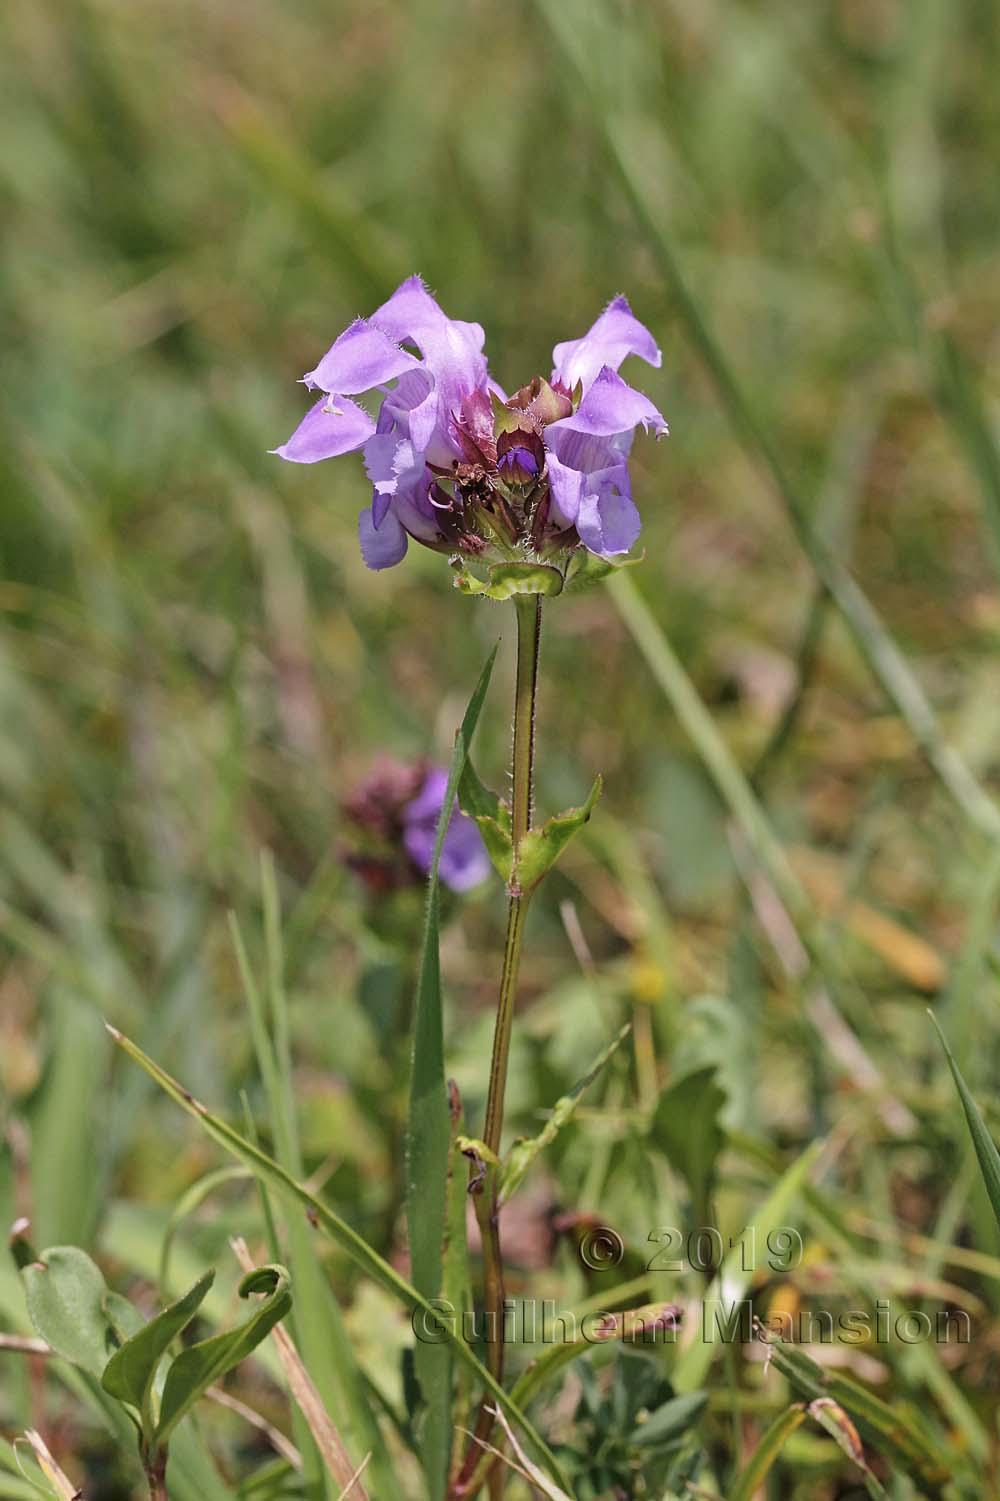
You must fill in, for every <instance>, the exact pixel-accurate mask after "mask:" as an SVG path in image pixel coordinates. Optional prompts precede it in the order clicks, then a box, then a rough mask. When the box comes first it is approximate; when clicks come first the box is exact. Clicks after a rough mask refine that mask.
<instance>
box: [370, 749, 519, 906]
mask: <svg viewBox="0 0 1000 1501" xmlns="http://www.w3.org/2000/svg"><path fill="white" fill-rule="evenodd" d="M447 785H448V774H447V772H446V771H443V770H442V769H441V768H440V767H437V766H428V765H427V763H426V762H425V761H418V762H409V763H406V762H400V761H396V760H393V759H392V758H391V757H388V756H381V757H379V758H378V760H377V761H376V762H375V765H374V766H373V767H372V769H371V771H370V772H369V774H368V775H367V776H366V777H365V778H364V780H363V781H362V782H361V783H360V784H359V785H358V786H356V787H355V788H354V789H353V790H352V791H351V792H350V793H349V794H348V796H347V797H346V798H345V799H344V802H343V804H342V812H343V814H344V817H345V819H346V820H347V822H348V823H349V824H350V825H351V826H352V827H353V830H354V836H355V837H354V838H353V840H352V843H351V847H350V849H348V850H347V851H346V852H345V859H346V862H347V864H348V865H350V867H351V868H352V870H355V871H356V872H357V873H358V875H360V876H361V878H362V880H363V881H364V882H365V884H366V885H367V886H368V887H369V888H370V889H371V891H372V892H374V893H376V894H381V893H384V892H388V891H394V890H398V889H399V888H401V887H406V886H413V885H415V884H416V883H417V882H418V881H420V880H422V879H423V878H424V877H425V876H426V875H428V874H429V872H430V868H431V860H432V858H433V855H434V838H435V834H436V831H437V821H438V818H439V817H440V814H441V806H442V804H443V802H444V794H445V788H446V787H447ZM489 870H490V862H489V858H488V856H487V854H486V851H485V849H484V848H483V844H482V840H481V839H480V837H479V830H478V829H477V828H476V825H475V823H474V822H473V821H472V819H471V818H467V817H466V816H465V814H464V813H462V812H460V811H459V809H458V807H457V805H456V807H455V809H454V811H453V813H452V816H451V821H450V822H449V824H448V830H447V833H446V834H445V837H444V843H443V844H442V847H441V863H440V867H439V872H440V876H441V880H442V881H443V882H444V884H445V885H446V886H450V887H451V889H452V890H453V891H468V890H469V888H470V887H472V886H478V885H479V883H480V882H481V881H482V880H484V879H485V877H486V876H487V875H488V874H489Z"/></svg>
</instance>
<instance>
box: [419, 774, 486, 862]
mask: <svg viewBox="0 0 1000 1501" xmlns="http://www.w3.org/2000/svg"><path fill="white" fill-rule="evenodd" d="M447 785H448V773H447V772H446V771H444V770H442V768H441V767H439V766H432V767H431V769H430V771H428V773H427V776H426V778H425V780H424V785H423V786H422V787H421V789H420V791H419V792H418V793H417V796H416V797H415V798H414V799H413V801H412V802H411V803H409V804H408V805H407V807H406V810H405V811H404V813H403V824H404V833H403V843H404V844H405V845H406V848H407V851H408V852H409V855H410V859H411V860H412V861H413V863H414V865H416V866H419V868H420V869H421V870H422V871H423V872H424V874H425V875H427V874H429V873H430V868H431V861H432V859H433V858H434V837H435V834H436V832H437V823H438V819H439V817H440V816H441V808H442V805H443V803H444V794H445V789H446V787H447ZM438 873H439V874H440V877H441V879H442V881H443V882H444V884H445V885H446V886H450V887H451V889H452V891H468V890H469V888H470V887H471V886H478V885H479V884H480V882H481V881H485V879H486V877H487V876H488V875H489V873H490V861H489V856H488V855H487V853H486V850H485V849H484V848H483V841H482V839H481V838H480V837H479V830H478V829H477V828H476V825H475V824H474V823H473V821H472V819H471V818H467V817H466V815H465V814H464V813H462V812H461V810H460V809H459V807H458V804H457V802H456V804H455V808H454V811H453V812H452V815H451V820H450V822H449V824H448V829H447V832H446V834H445V836H444V840H443V842H442V845H441V860H440V863H439V865H438Z"/></svg>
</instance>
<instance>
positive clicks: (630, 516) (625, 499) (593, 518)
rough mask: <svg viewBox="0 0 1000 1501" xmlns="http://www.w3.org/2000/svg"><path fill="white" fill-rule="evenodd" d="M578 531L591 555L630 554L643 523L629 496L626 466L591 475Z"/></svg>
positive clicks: (616, 466)
mask: <svg viewBox="0 0 1000 1501" xmlns="http://www.w3.org/2000/svg"><path fill="white" fill-rule="evenodd" d="M584 491H585V493H584V494H583V495H582V496H581V498H580V507H579V510H578V512H577V516H576V529H577V531H578V532H579V534H580V541H581V542H582V543H583V545H584V547H586V548H587V549H588V551H589V552H594V553H597V554H598V556H599V557H602V558H607V557H612V556H614V555H615V554H616V553H623V552H628V551H629V549H630V548H631V547H632V545H633V543H634V542H635V540H636V538H637V537H638V535H639V532H640V530H641V528H642V521H641V520H640V517H639V512H638V511H637V510H636V508H635V506H634V505H633V503H632V496H631V494H630V493H629V483H628V470H627V469H626V468H625V465H624V464H617V465H615V466H614V467H613V468H611V469H603V470H601V471H600V472H599V473H597V474H589V475H587V476H586V479H585V481H584Z"/></svg>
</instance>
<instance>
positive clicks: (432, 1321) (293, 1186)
mask: <svg viewBox="0 0 1000 1501" xmlns="http://www.w3.org/2000/svg"><path fill="white" fill-rule="evenodd" d="M105 1025H106V1026H107V1028H108V1032H109V1033H110V1035H111V1036H112V1037H113V1038H114V1040H115V1042H116V1043H117V1044H118V1046H119V1047H120V1048H121V1049H122V1051H123V1052H125V1053H127V1054H128V1056H129V1057H130V1058H131V1059H132V1060H133V1062H135V1063H138V1064H139V1066H140V1068H142V1069H144V1070H145V1071H146V1073H147V1074H148V1075H149V1077H150V1078H151V1079H153V1080H154V1081H155V1083H157V1084H158V1085H159V1086H160V1088H161V1089H162V1090H163V1091H164V1093H165V1094H168V1095H169V1096H170V1098H171V1099H172V1100H173V1101H174V1102H175V1103H176V1104H178V1105H180V1107H181V1109H183V1110H186V1111H187V1113H188V1114H189V1115H191V1116H193V1117H194V1119H195V1120H197V1121H198V1122H199V1124H200V1125H201V1127H202V1129H203V1130H204V1131H205V1132H206V1134H207V1135H208V1136H210V1137H211V1138H212V1140H213V1141H215V1142H217V1143H218V1144H219V1145H220V1146H221V1147H223V1148H224V1149H225V1150H226V1151H227V1152H229V1153H230V1154H231V1155H232V1156H233V1157H236V1158H237V1159H238V1160H239V1161H240V1162H243V1163H245V1164H246V1166H247V1167H249V1168H250V1169H251V1170H252V1172H253V1173H254V1175H255V1176H256V1177H258V1178H260V1179H261V1180H262V1181H263V1182H265V1183H269V1184H270V1185H271V1186H272V1187H273V1188H275V1189H276V1190H277V1191H278V1193H280V1194H281V1195H282V1196H283V1197H284V1198H285V1200H286V1201H291V1202H293V1203H295V1204H298V1205H300V1206H301V1208H303V1209H305V1210H306V1211H307V1212H308V1214H309V1216H310V1218H311V1219H313V1220H314V1221H315V1222H316V1224H318V1225H321V1226H322V1227H323V1229H324V1230H325V1231H326V1232H327V1234H328V1235H329V1236H331V1237H332V1239H333V1240H335V1241H336V1242H337V1243H338V1245H340V1246H341V1247H342V1248H343V1249H344V1251H346V1253H347V1255H348V1256H350V1258H351V1260H352V1261H353V1262H354V1263H355V1265H356V1266H358V1267H359V1268H360V1270H361V1271H362V1272H364V1273H365V1275H366V1276H368V1277H371V1279H372V1280H373V1281H374V1282H376V1283H378V1285H379V1286H380V1287H382V1288H384V1289H385V1291H386V1292H388V1293H389V1294H390V1296H392V1297H394V1298H397V1299H398V1300H399V1302H400V1303H402V1305H403V1307H404V1308H406V1309H408V1310H409V1311H410V1312H411V1313H416V1314H419V1315H420V1317H421V1320H422V1321H424V1323H425V1327H426V1329H427V1331H428V1332H431V1331H433V1333H434V1337H435V1338H437V1337H438V1336H440V1338H441V1340H442V1342H446V1343H447V1344H448V1345H450V1347H451V1349H452V1350H453V1351H454V1353H455V1356H456V1357H457V1359H459V1360H460V1361H461V1362H462V1363H463V1365H465V1366H466V1367H467V1368H468V1369H469V1370H470V1371H471V1372H472V1373H473V1375H474V1376H475V1377H476V1379H477V1380H478V1381H479V1382H481V1384H482V1385H483V1386H484V1387H486V1388H487V1390H488V1391H489V1392H490V1394H491V1396H493V1397H494V1398H495V1399H496V1401H497V1404H498V1405H499V1406H500V1407H501V1408H502V1409H503V1411H504V1412H505V1413H506V1414H507V1416H508V1417H509V1418H510V1419H511V1420H512V1421H513V1422H514V1423H516V1424H517V1425H518V1427H519V1428H520V1430H521V1432H522V1433H523V1434H524V1435H525V1437H526V1438H527V1439H528V1440H529V1442H530V1443H531V1445H532V1447H533V1448H534V1449H535V1450H536V1451H537V1453H538V1454H539V1455H540V1457H541V1458H542V1459H543V1460H544V1462H545V1463H546V1465H547V1466H548V1468H549V1471H550V1473H551V1474H552V1475H553V1477H554V1478H555V1479H556V1480H557V1481H558V1482H559V1484H560V1485H565V1484H566V1481H565V1479H564V1477H563V1475H562V1471H561V1469H560V1466H559V1463H558V1461H557V1460H556V1458H555V1456H554V1455H553V1454H552V1453H551V1451H550V1450H549V1448H548V1446H547V1445H546V1443H545V1441H544V1440H543V1439H542V1437H541V1435H540V1434H539V1433H538V1432H537V1431H536V1429H535V1427H534V1425H533V1424H532V1423H531V1422H530V1421H529V1419H528V1418H527V1417H526V1416H525V1414H524V1413H523V1412H522V1411H521V1410H520V1408H519V1407H518V1406H517V1405H516V1403H514V1402H513V1401H512V1400H511V1398H510V1397H509V1396H508V1395H507V1393H506V1392H505V1391H504V1389H503V1387H502V1386H501V1385H500V1384H499V1382H497V1381H495V1380H494V1378H493V1377H492V1376H491V1375H490V1373H489V1371H488V1370H487V1369H486V1367H485V1366H484V1365H483V1363H482V1361H480V1360H479V1359H477V1357H476V1356H475V1355H474V1354H473V1352H472V1350H470V1348H469V1346H468V1345H467V1344H466V1343H465V1341H464V1340H463V1339H462V1337H461V1335H460V1334H458V1333H456V1332H455V1331H454V1330H453V1329H451V1328H450V1327H449V1326H448V1323H447V1321H446V1320H445V1321H443V1320H442V1318H441V1315H440V1313H439V1311H438V1310H437V1309H435V1308H434V1307H433V1305H432V1304H431V1303H430V1302H429V1301H428V1300H427V1299H426V1298H425V1297H424V1296H423V1295H422V1294H421V1293H419V1292H418V1291H417V1289H416V1288H415V1287H414V1286H413V1284H412V1283H410V1282H407V1280H406V1278H405V1277H403V1276H401V1275H400V1274H399V1272H397V1271H396V1269H395V1268H394V1267H393V1266H391V1265H390V1264H389V1262H387V1261H386V1260H384V1258H383V1257H381V1256H380V1255H379V1254H378V1252H377V1251H374V1250H372V1248H371V1246H370V1245H369V1244H368V1242H367V1241H366V1240H364V1239H363V1238H362V1236H360V1235H359V1234H358V1232H357V1231H356V1230H354V1229H353V1228H352V1227H351V1226H350V1225H349V1224H348V1223H347V1221H346V1220H344V1219H342V1218H341V1217H340V1215H339V1214H337V1213H336V1212H335V1211H334V1210H333V1209H331V1208H330V1207H329V1205H328V1204H324V1203H323V1201H322V1199H318V1198H317V1197H316V1196H315V1194H312V1193H310V1192H309V1190H308V1188H306V1187H305V1186H304V1184H302V1183H299V1182H298V1181H297V1179H296V1178H294V1177H293V1176H292V1174H291V1173H289V1172H287V1171H286V1169H285V1168H283V1167H282V1166H281V1165H280V1163H277V1162H275V1160H274V1158H273V1157H269V1156H268V1155H267V1153H266V1152H263V1151H261V1150H260V1148H259V1147H255V1146H253V1145H252V1144H251V1143H250V1142H248V1141H247V1140H246V1139H245V1138H244V1137H242V1136H241V1135H240V1134H239V1132H238V1131H235V1130H234V1129H233V1127H232V1126H230V1125H229V1124H228V1123H227V1122H226V1121H224V1120H223V1119H222V1118H221V1117H220V1116H217V1115H213V1114H212V1112H211V1111H210V1110H209V1109H207V1107H206V1106H205V1105H203V1104H202V1103H201V1101H200V1100H196V1099H195V1097H194V1095H192V1094H191V1093H190V1092H189V1091H188V1090H186V1089H185V1088H184V1086H183V1085H182V1084H179V1083H178V1082H177V1080H176V1079H174V1078H172V1077H171V1075H170V1074H168V1073H167V1072H166V1071H165V1070H164V1069H162V1068H160V1066H159V1064H158V1063H154V1062H153V1060H152V1058H150V1057H148V1056H147V1054H145V1053H144V1052H143V1051H142V1049H141V1048H140V1047H138V1046H137V1045H136V1044H135V1043H134V1042H132V1040H131V1039H130V1038H128V1037H126V1036H124V1034H123V1033H121V1032H119V1031H118V1029H117V1027H112V1026H111V1025H110V1023H105Z"/></svg>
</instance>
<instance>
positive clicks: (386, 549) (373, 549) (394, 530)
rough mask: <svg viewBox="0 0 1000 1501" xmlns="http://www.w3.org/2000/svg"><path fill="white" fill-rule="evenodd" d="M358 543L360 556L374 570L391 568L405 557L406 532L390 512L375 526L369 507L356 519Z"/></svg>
mask: <svg viewBox="0 0 1000 1501" xmlns="http://www.w3.org/2000/svg"><path fill="white" fill-rule="evenodd" d="M358 541H359V542H360V543H361V556H362V557H363V558H364V560H365V562H366V563H367V564H368V567H369V568H373V569H375V570H378V569H380V568H392V567H393V566H394V565H395V564H396V563H398V562H399V561H400V560H401V559H402V558H403V557H404V556H405V553H406V548H407V536H406V532H405V530H404V529H403V527H402V526H401V525H400V523H399V521H398V520H397V518H396V517H395V516H394V515H393V513H392V511H389V512H387V513H386V515H385V516H383V518H382V520H381V522H380V523H379V525H378V526H376V525H375V521H374V518H373V516H372V512H371V507H369V508H368V509H367V510H365V511H362V512H361V515H360V516H359V517H358Z"/></svg>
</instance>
